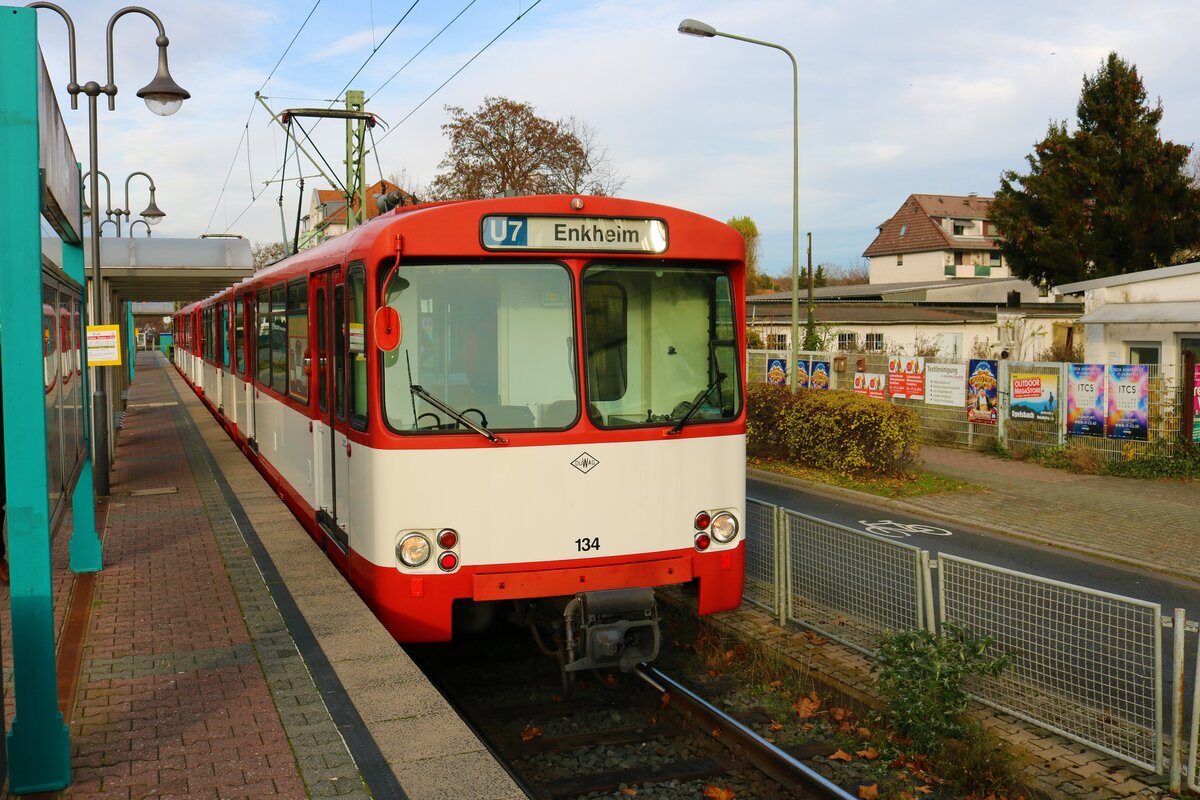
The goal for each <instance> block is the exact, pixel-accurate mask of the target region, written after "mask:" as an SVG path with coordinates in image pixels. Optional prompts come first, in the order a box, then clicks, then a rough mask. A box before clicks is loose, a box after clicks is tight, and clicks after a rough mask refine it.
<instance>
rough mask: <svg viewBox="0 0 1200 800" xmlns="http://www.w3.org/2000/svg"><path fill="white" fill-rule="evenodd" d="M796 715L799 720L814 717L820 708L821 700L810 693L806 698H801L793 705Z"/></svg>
mask: <svg viewBox="0 0 1200 800" xmlns="http://www.w3.org/2000/svg"><path fill="white" fill-rule="evenodd" d="M794 707H795V709H796V713H797V714H799V715H800V719H808V718H809V717H812V716H816V713H817V709H819V708H820V707H821V698H819V697H817V693H816V692H810V693H809V695H808V697H801V698H800V699H799V700H797V701H796V703H795V706H794Z"/></svg>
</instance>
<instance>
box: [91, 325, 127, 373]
mask: <svg viewBox="0 0 1200 800" xmlns="http://www.w3.org/2000/svg"><path fill="white" fill-rule="evenodd" d="M120 363H121V326H120V325H88V326H87V365H88V366H89V367H112V366H117V365H119V364H120Z"/></svg>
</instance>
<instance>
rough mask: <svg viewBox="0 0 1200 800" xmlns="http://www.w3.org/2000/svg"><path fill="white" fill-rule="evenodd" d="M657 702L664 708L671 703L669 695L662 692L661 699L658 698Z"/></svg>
mask: <svg viewBox="0 0 1200 800" xmlns="http://www.w3.org/2000/svg"><path fill="white" fill-rule="evenodd" d="M658 700H659V702H660V703H662V707H663V708H666V707H667V706H668V705H669V704H670V703H671V693H670V692H663V693H662V697H660V698H658Z"/></svg>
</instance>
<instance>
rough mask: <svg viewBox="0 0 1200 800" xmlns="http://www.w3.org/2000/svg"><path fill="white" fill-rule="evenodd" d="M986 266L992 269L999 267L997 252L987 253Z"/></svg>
mask: <svg viewBox="0 0 1200 800" xmlns="http://www.w3.org/2000/svg"><path fill="white" fill-rule="evenodd" d="M988 265H989V266H992V267H999V266H1000V265H1001V264H1000V251H999V250H993V251H992V252H990V253H988Z"/></svg>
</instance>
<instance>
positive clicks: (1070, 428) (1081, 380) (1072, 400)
mask: <svg viewBox="0 0 1200 800" xmlns="http://www.w3.org/2000/svg"><path fill="white" fill-rule="evenodd" d="M1067 432H1068V433H1070V434H1071V435H1072V436H1100V437H1103V436H1104V365H1103V364H1068V365H1067Z"/></svg>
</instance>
